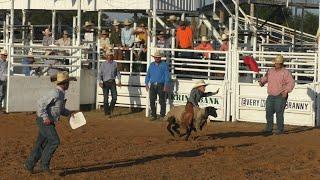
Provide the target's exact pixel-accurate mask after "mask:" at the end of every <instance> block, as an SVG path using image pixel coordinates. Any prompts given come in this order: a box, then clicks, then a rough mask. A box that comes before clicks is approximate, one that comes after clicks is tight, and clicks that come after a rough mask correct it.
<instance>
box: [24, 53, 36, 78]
mask: <svg viewBox="0 0 320 180" xmlns="http://www.w3.org/2000/svg"><path fill="white" fill-rule="evenodd" d="M33 63H34V56H33V53H32V51H29V53H28V56H27V57H24V58H23V59H22V64H26V65H30V64H33ZM32 69H33V68H32V67H30V66H24V67H23V68H22V73H23V74H24V75H25V76H31V70H32Z"/></svg>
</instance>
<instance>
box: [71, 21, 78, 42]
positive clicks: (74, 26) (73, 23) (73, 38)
mask: <svg viewBox="0 0 320 180" xmlns="http://www.w3.org/2000/svg"><path fill="white" fill-rule="evenodd" d="M72 20H73V21H72V28H73V31H72V45H73V46H75V45H76V33H77V32H78V31H76V29H77V17H76V16H73V19H72Z"/></svg>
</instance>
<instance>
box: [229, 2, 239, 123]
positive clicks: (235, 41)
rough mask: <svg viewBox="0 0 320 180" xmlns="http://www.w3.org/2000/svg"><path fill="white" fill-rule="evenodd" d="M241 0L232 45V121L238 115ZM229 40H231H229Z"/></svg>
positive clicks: (237, 9) (237, 8) (237, 3)
mask: <svg viewBox="0 0 320 180" xmlns="http://www.w3.org/2000/svg"><path fill="white" fill-rule="evenodd" d="M238 19H239V0H236V4H235V25H234V37H233V39H232V40H233V45H232V46H231V47H233V48H232V50H231V51H232V60H231V61H232V62H233V64H232V68H233V71H232V72H233V77H232V87H233V89H232V93H233V94H232V95H233V96H232V101H233V103H232V108H233V109H232V111H231V116H232V121H236V120H237V117H236V114H237V113H236V110H237V107H236V105H237V101H238V100H237V85H238V83H237V82H238V80H237V78H238V74H237V72H238V70H237V67H238V65H237V64H238V61H239V59H238V58H237V57H238V55H237V53H238V26H239V20H238ZM229 42H231V41H229Z"/></svg>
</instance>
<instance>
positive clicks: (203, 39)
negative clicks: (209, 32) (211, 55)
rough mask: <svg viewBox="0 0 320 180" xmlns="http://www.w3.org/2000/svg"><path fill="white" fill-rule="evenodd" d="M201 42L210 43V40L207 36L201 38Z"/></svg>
mask: <svg viewBox="0 0 320 180" xmlns="http://www.w3.org/2000/svg"><path fill="white" fill-rule="evenodd" d="M201 41H203V42H208V41H210V40H209V39H208V38H207V36H202V37H201Z"/></svg>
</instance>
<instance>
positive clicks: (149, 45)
mask: <svg viewBox="0 0 320 180" xmlns="http://www.w3.org/2000/svg"><path fill="white" fill-rule="evenodd" d="M154 21H155V20H154ZM150 29H151V17H150V15H149V13H148V31H149V32H150ZM152 37H153V36H152V35H151V34H150V33H148V39H147V70H148V68H149V65H150V63H151V49H150V48H151V46H152V45H151V38H152ZM146 102H147V103H146V117H149V115H150V112H149V107H150V105H149V92H147V94H146Z"/></svg>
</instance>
